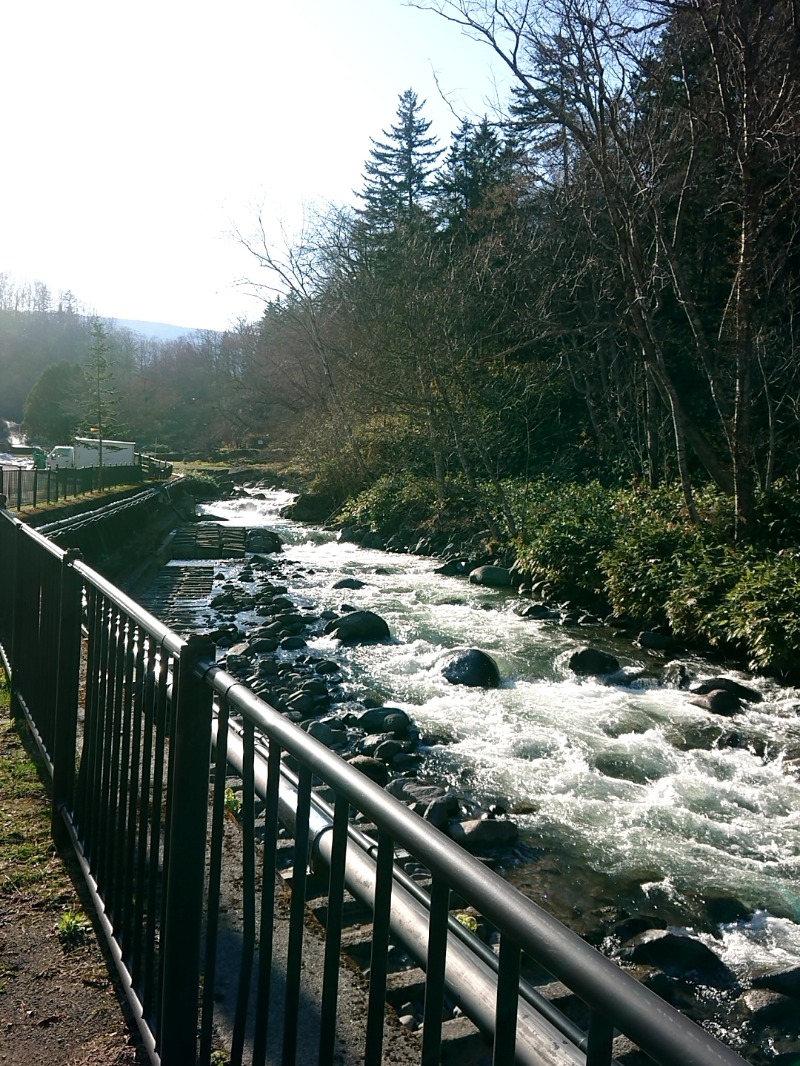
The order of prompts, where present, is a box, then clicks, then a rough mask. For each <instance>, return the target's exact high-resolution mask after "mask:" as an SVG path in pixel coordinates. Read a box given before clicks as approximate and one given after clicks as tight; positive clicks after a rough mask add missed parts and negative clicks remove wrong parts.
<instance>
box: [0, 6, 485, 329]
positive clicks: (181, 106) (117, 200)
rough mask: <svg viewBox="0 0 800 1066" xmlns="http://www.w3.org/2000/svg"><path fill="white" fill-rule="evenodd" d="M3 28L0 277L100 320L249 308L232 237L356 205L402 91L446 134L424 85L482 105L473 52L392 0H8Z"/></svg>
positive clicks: (246, 273)
mask: <svg viewBox="0 0 800 1066" xmlns="http://www.w3.org/2000/svg"><path fill="white" fill-rule="evenodd" d="M3 22H4V25H3V32H2V35H0V99H2V100H3V119H2V126H1V127H0V129H2V145H3V149H4V150H3V170H2V174H1V175H0V272H3V273H8V274H11V275H12V277H13V278H14V280H15V281H17V282H19V281H34V280H39V281H43V282H45V284H47V286H48V287H49V288H50V289H51V291H52V292H53V293H54V295H55V296H57V295H58V293H59V292H60V291H63V290H66V289H71V290H72V292H73V293H74V294H75V296H76V297H77V298H78V300H79V301H80V303H81V304H82V305H83V306H84V307H85V308H86V309H87V310H89V311H91V312H94V313H97V314H99V315H101V316H104V317H113V318H134V319H143V320H149V321H156V322H170V323H174V324H176V325H181V326H191V327H193V328H207V329H224V328H226V327H227V326H230V325H232V324H234V323H235V320H236V319H237V318H238V317H239V316H242V317H244V318H247V319H255V318H257V317H258V315H259V313H260V310H261V308H260V304H259V303H258V301H256V300H255V299H254V298H253V297H252V296H247V295H246V294H245V293H244V291H243V290H242V289H241V288H240V287H237V286H236V282H237V280H239V279H242V278H247V277H250V278H253V277H255V276H257V275H258V268H257V266H256V264H255V261H254V260H253V258H252V257H251V256H250V255H249V253H247V252H246V251H245V250H244V249H243V248H242V247H241V245H240V244H239V243H238V242H237V241H236V240H235V238H234V237H233V236H232V233H233V231H234V230H239V231H240V232H242V233H245V232H248V231H249V230H250V229H251V228H252V226H253V222H254V219H255V216H256V212H257V210H259V209H260V210H261V211H262V212H263V215H264V217H265V218H266V219H268V220H270V221H271V223H272V224H274V225H275V234H276V236H277V234H278V232H279V229H278V223H279V222H281V221H282V222H283V224H284V225H285V226H286V227H288V229H289V230H290V231H296V230H297V228H298V226H299V223H300V219H301V217H302V205H303V204H304V203H306V204H308V203H313V202H315V201H316V202H326V201H331V202H334V203H342V202H352V201H353V192H352V191H353V190H354V189H357V188H359V187H360V185H361V175H362V172H363V164H364V160H365V159H366V157H367V155H368V153H369V149H370V137H371V136H372V137H377V138H380V137H381V132H382V130H384V129H388V128H389V126H391V125H392V124H393V123H394V121H395V114H396V109H397V103H398V97H399V95H400V93H401V92H403V91H404V90H405V89H407V88H413V89H414V90H415V92H416V93H417V95H418V96H419V98H420V99H421V100H422V99H424V100H427V105H426V107H425V111H424V114H425V115H426V116H427V117H428V118H429V119H431V120H432V123H433V125H432V127H431V132H432V133H435V134H436V135H437V136H439V138H440V141H441V142H442V144H443V145H444V144H446V143H447V141H448V138H449V133H450V130H451V129H452V128H454V127H455V125H456V120H455V119H454V118H453V116H452V114H451V113H450V111H449V110H448V108H447V106H446V104H445V103H444V102H443V101H442V99H441V98H440V96H439V90H438V89H437V86H436V79H438V82H439V85H440V86H441V89H442V91H443V92H445V93H446V94H447V96H448V98H449V99H450V101H451V103H452V105H453V107H454V108H455V109H456V111H457V112H458V113H459V114H460V115H472V116H477V117H480V116H481V115H483V114H484V113H485V112H487V111H488V112H491V108H492V103H493V101H495V100H496V99H497V88H496V86H495V82H494V76H493V73H492V57H491V53H490V52H489V50H488V49H487V48H485V47H482V46H480V45H479V44H477V43H475V42H473V41H471V40H469V39H468V38H466V37H464V36H463V35H461V34H460V32H459V30H458V28H457V27H455V26H453V25H451V24H449V23H447V22H445V21H444V20H443V19H441V18H439V17H438V16H436V15H434V14H432V13H430V12H422V11H418V10H415V9H413V8H409V7H406V6H405V5H404V4H403V2H402V0H227V2H226V3H225V4H213V5H212V4H210V3H202V2H201V3H198V2H197V0H191V2H189V0H137V2H136V3H133V2H132V0H75V2H74V3H70V4H66V3H64V2H63V0H39V2H38V3H32V2H28V0H23V2H19V3H9V4H7V5H5V10H4V14H3ZM494 70H495V72H496V73H497V74H498V75H499V74H500V71H499V67H497V65H495V66H494ZM434 72H435V76H434Z"/></svg>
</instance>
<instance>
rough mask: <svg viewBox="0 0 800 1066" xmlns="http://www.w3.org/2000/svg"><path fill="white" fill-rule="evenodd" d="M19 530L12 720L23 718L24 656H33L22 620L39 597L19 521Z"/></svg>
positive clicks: (29, 636) (12, 676)
mask: <svg viewBox="0 0 800 1066" xmlns="http://www.w3.org/2000/svg"><path fill="white" fill-rule="evenodd" d="M15 525H16V530H15V536H14V563H15V565H14V588H13V589H12V590H11V595H12V596H13V604H14V606H13V608H12V612H11V617H12V626H11V655H10V659H11V677H10V678H9V680H10V682H11V715H12V717H13V718H22V717H23V712H22V705H21V704H20V700H19V693H20V689H21V688H22V684H21V680H22V676H23V674H24V673H25V670H24V667H23V664H22V656H23V655H26V654H27V655H30V654H31V648H30V645H31V643H32V641H31V634H30V633H24V632H23V625H24V622H23V619H24V614H25V607H26V605H27V604H28V602H29V601H30V600H31V599H32V598H33V597H35V598H36V599H37V600H38V598H39V586H38V584H37V585H36V587H35V588H34V587H33V584H34V583H33V581H32V579H31V574H30V572H29V570H30V568H29V566H28V564H29V562H30V553H29V552H26V551H25V548H26V541H25V539H24V538H25V536H26V533H25V526H24V525H23V524H22V523H21V522H19V521H17V522H16V523H15Z"/></svg>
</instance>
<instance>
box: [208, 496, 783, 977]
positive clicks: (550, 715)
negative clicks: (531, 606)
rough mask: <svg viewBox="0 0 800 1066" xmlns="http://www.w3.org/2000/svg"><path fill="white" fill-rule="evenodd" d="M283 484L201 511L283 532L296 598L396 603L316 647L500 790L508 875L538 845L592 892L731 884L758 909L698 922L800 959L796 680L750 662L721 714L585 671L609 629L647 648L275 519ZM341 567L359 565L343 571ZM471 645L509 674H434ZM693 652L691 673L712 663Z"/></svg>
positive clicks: (647, 899) (726, 889) (721, 941)
mask: <svg viewBox="0 0 800 1066" xmlns="http://www.w3.org/2000/svg"><path fill="white" fill-rule="evenodd" d="M291 498H292V497H291V496H290V495H289V494H287V493H282V492H277V491H275V492H271V493H258V494H254V495H247V496H243V497H241V498H238V499H236V500H233V501H226V502H219V503H214V504H211V505H208V506H206V507H204V508H202V510H203V511H204V512H205V513H207V514H208V515H214V516H218V517H220V518H222V519H226V520H228V521H229V522H231V523H235V524H241V525H247V526H259V525H263V526H266V527H268V528H270V529H274V530H275V531H276V532H278V533H279V534H280V536H281V537H282V538H283V540H284V542H285V545H286V547H285V549H284V552H283V553H282V558H283V572H282V575H281V580H282V581H283V583H284V584H286V585H287V587H288V589H289V594H290V595H291V597H292V598H293V600H294V601H295V602H296V603H297V604H298V605H300V606H302V607H304V608H307V609H308V610H309V611H315V612H319V611H321V610H324V609H326V608H332V609H334V610H339V609H341V607H342V605H343V604H344V603H347V604H349V605H351V606H352V607H354V608H357V609H366V610H373V611H376V612H377V613H378V614H380V615H381V616H382V617H383V618H385V619H386V621H387V622H388V624H389V626H390V629H391V632H392V636H393V640H392V641H391V642H390V643H386V644H373V645H356V646H353V647H343V646H340V645H339V644H338V642H336V641H334V640H332V639H331V638H329V637H325V636H322V635H320V636H318V637H316V638H314V639H313V640H312V646H313V649H314V651H316V652H319V653H321V654H324V655H325V656H326V657H331V658H336V659H337V660H339V661H340V662H341V663H342V664H343V666H344V670H345V673H346V677H347V687H348V688H349V689H350V690H351V691H352V693H353V696H354V698H357V697H359V696H363V695H365V694H366V693H367V692H372V693H377V694H379V695H380V696H381V697H383V698H384V699H385V700H386V701H387V702H391V703H393V704H394V705H397V706H400V707H402V708H404V709H405V710H406V711H407V712H408V713H409V714H410V715H411V716H412V718H414V719H415V721H416V722H417V724H418V725H419V726H420V728H422V729H423V730H425V731H426V732H429V733H431V734H438V735H440V736H446V737H447V738H449V742H448V743H443V744H440V745H437V746H435V747H434V748H433V751H432V754H431V757H430V760H431V761H430V767H429V768H430V769H431V771H432V772H435V773H436V774H437V775H438V776H440V777H442V778H445V779H448V780H450V781H451V782H452V783H453V784H454V786H456V787H457V788H458V789H459V790H461V791H462V792H471V793H473V794H474V795H475V796H476V797H478V798H479V799H482V800H488V799H493V800H494V799H498V798H501V799H502V800H504V801H507V803H508V805H509V807H510V809H511V810H513V811H514V812H515V813H514V820H515V821H516V822H517V823H518V824H519V826H520V829H521V831H522V834H523V840H524V842H525V847H527V848H528V849H529V852H528V853H529V856H530V863H529V865H528V867H526V866H525V863H524V861H523V862H521V864H520V867H519V868H518V869H516V870H512V871H507V874H508V876H509V877H510V879H511V880H513V881H515V882H516V883H518V884H519V885H520V887H521V888H523V890H525V889H526V886H527V884H528V879H529V878H531V877H532V874H531V870H532V869H533V868H535V858H536V856H537V855H542V854H545V855H556V856H559V858H560V861H561V863H562V870H563V869H568V870H569V869H572V870H574V871H575V878H576V881H577V882H579V883H580V882H582V881H584V882H585V886H584V892H583V895H584V896H591V895H592V894H593V893H594V894H595V895H596V893H597V892H598V891H600V888H599V886H601V885H602V886H605V890H606V891H607V892H608V893H609V894H610V895H609V898H613V899H615V900H617V901H618V900H620V899H626V898H627V899H630V901H631V905H632V906H638V907H640V908H644V909H647V908H648V907H649V909H650V913H658V912H661V913H664V914H666V915H668V916H673V917H674V916H675V915H681V916H682V917H683V918H684V923H685V924H687V925H691V924H693V922H692V915H693V914H695V913H699V907H700V904H701V903H702V901H703V900H706V899H708V898H713V897H723V898H725V897H734V898H735V899H737V900H739V901H741V902H742V903H743V904H744V905H745V906H746V907H747V908H749V911H750V912H751V913H750V914H749V916H748V917H747V918H746V919H741V918H740V919H739V920H738V921H737V920H733V921H730V922H729V923H728V924H726V925H719V926H718V927H716V928H714V929H709V928H708V927H707V925H706V929H705V935H706V936H707V937H709V940H708V942H709V943H711V944H712V945H713V948H714V950H715V951H716V953H717V954H718V955H720V956H721V957H722V958H723V959H724V961H725V962H726V963H727V964H728V965H729V966H730V967H731V968H732V969H733V970H734V971H735V972H736V973H737V974H738V975H739V977H740V978H742V979H747V978H748V977H751V976H753V975H755V974H757V973H761V972H764V971H768V970H773V969H779V968H782V967H786V966H794V965H798V964H800V778H799V777H798V771H797V768H796V765H794V764H792V763H791V762H790V761H789V760H791V759H796V758H797V756H798V755H800V716H798V708H799V707H800V700H799V697H800V694H798V692H797V691H796V690H789V689H786V688H781V687H779V686H777V685H776V684H775V683H773V682H769V681H765V680H763V679H761V680H756V681H753V680H752V679H746V680H747V683H748V684H751V685H754V686H755V687H758V688H759V689H760V690H761V691H762V693H763V695H764V701H763V702H762V703H758V704H749V705H746V706H744V709H743V710H742V711H741V712H740V713H739V714H737V715H736V716H735V717H734V718H733V719H721V718H719V717H717V716H714V715H711V714H710V713H709V712H708V711H706V710H704V709H702V708H700V707H696V706H694V705H693V704H691V703H690V702H689V697H688V695H687V693H686V692H685V691H679V690H677V689H669V688H665V687H663V686H661V685H660V684H658V683H657V682H656V681H655V680H654V679H650V680H646V679H643V680H640V681H638V682H635V683H634V684H633V685H632V686H631V687H627V686H626V687H622V686H614V685H605V684H602V683H600V682H598V681H597V680H596V679H585V680H584V679H578V678H576V677H575V676H574V675H573V674H572V673H571V671H570V670H569V669H568V668H567V665H566V663H567V660H568V658H569V655H570V653H571V652H572V651H574V650H575V648H576V647H578V646H580V645H582V644H586V643H592V644H594V645H597V644H598V641H599V642H602V641H606V642H607V643H606V645H605V646H606V647H610V648H612V650H614V651H615V654H616V655H617V657H618V658H619V659H620V661H621V662H622V663H623V665H630V666H637V665H638V666H642V665H648V664H647V661H646V660H645V659H644V658H642V657H641V654H643V653H640V655H639V656H638V657H637V650H636V649H634V648H631V647H630V646H628V645H624V644H621V643H620V644H619V645H618V646H616V645H614V644H609V643H608V642H609V641H610V640H611V638H610V637H609V636H608V634H607V633H605V632H603V631H594V632H591V631H590V632H588V633H587V632H586V631H584V630H580V631H579V630H566V629H563V628H560V627H558V626H554V625H552V624H547V623H544V622H538V621H533V620H529V619H522V618H520V617H519V616H518V615H517V613H516V612H515V605H516V604H517V603H518V600H517V597H516V596H515V595H514V594H510V593H507V592H503V591H499V590H491V589H485V588H479V587H476V586H471V585H469V584H468V583H467V582H466V581H465V580H464V579H459V578H447V577H442V576H440V575H437V574H435V573H434V572H433V571H434V569H435V568H436V566H437V565H439V564H438V563H437V562H436V561H435V560H431V559H427V558H420V557H417V556H412V555H397V554H390V553H386V552H381V551H370V550H364V549H362V548H360V547H356V546H355V545H352V544H348V543H339V542H337V540H336V538H335V536H334V535H332V534H330V533H328V532H325V531H322V530H319V529H313V528H309V527H306V526H302V525H299V524H298V523H295V522H291V521H288V520H285V519H282V518H280V517H279V514H278V512H279V510H280V508H281V507H282V506H283V505H284V504H286V503H287V502H289V501H290V500H291ZM227 569H228V570H229V571H230V572H231V573H232V574H235V571H236V566H235V565H232V566H228V567H227ZM342 577H357V578H359V579H360V580H362V581H364V582H365V583H366V584H365V586H364V587H363V588H361V589H356V590H350V589H347V590H342V589H334V588H332V586H333V584H334V582H335V581H337V580H338V579H340V578H342ZM245 620H246V619H245ZM463 646H470V647H479V648H481V649H482V650H484V651H486V652H489V653H490V654H491V655H492V656H493V657H494V658H495V660H496V661H497V664H498V666H499V668H500V673H501V677H502V678H503V683H502V686H501V687H500V688H499V689H497V690H476V689H467V688H463V687H457V686H452V685H450V684H448V683H447V682H446V681H445V680H444V679H443V678H442V677H441V675H440V673H439V672H438V670H437V669H436V663H437V660H438V658H439V657H440V656H441V654H442V653H443V652H444V651H445V650H446V649H450V648H453V647H463ZM287 654H288V653H287ZM682 661H683V662H686V663H687V664H688V665H689V667H690V669H691V670H692V672H693V674H694V675H695V676H696V677H697V678H698V679H699V678H702V677H711V676H714V675H715V674H717V673H719V672H720V671H719V668H718V667H717V668H714V667H713V666H712V665H711V664H709V663H705V662H703V661H702V660H701V659H697V658H692V657H690V656H684V657H682ZM651 665H652V663H651ZM726 673H728V674H729V676H736V675H735V674H732V673H731V672H730V671H726ZM724 730H727V731H730V730H735V731H736V732H737V734H738V735H739V738H740V740H739V746H738V747H716V746H714V745H713V738H714V737H715V736H716V735H717V734H718V733H720V732H722V731H724ZM519 812H522V813H519ZM523 851H524V848H523ZM543 876H545V879H546V873H545V874H544V875H543ZM540 880H541V879H540ZM558 887H559V886H558V885H557V886H556V888H558ZM560 890H561V891H562V892H563V894H564V895H565V897H568V899H569V901H570V905H572V906H573V907H576V906H584V905H585V904H586V900H585V899H583V898H582V895H581V890H580V884H578V885H577V887H576V886H575V885H573V886H571V887H570V888H569V889H568V890H567V889H564V883H563V881H562V882H561V884H560ZM539 895H540V897H544V896H545V895H546V893H545V892H542V890H541V885H540V887H539ZM576 900H577V902H575V901H576ZM554 903H555V901H554ZM554 909H555V910H556V912H558V910H559V908H558V906H555V907H554ZM559 916H561V915H560V914H559Z"/></svg>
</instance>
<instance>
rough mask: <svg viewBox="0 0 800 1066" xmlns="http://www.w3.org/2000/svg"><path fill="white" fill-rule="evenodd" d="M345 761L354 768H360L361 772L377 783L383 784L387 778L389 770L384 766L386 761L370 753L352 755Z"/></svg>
mask: <svg viewBox="0 0 800 1066" xmlns="http://www.w3.org/2000/svg"><path fill="white" fill-rule="evenodd" d="M347 761H348V762H349V763H350V765H351V766H354V767H355V768H356V770H360V771H361V773H362V774H364V775H365V776H366V777H368V778H369V779H370V780H371V781H374V782H375V783H376V784H378V785H385V784H386V782H387V781H388V780H389V771H388V770H387V768H386V763H384V762H381V760H380V759H375V758H372V756H370V755H353V756H352V758H350V759H348V760H347Z"/></svg>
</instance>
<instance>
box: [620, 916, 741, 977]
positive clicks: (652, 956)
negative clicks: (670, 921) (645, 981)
mask: <svg viewBox="0 0 800 1066" xmlns="http://www.w3.org/2000/svg"><path fill="white" fill-rule="evenodd" d="M622 955H623V957H625V958H626V959H628V960H629V961H630V962H636V963H642V964H644V965H645V966H655V967H657V968H658V969H659V970H662V971H663V972H664V973H666V974H668V975H670V976H672V977H682V976H684V975H687V974H688V975H689V976H690V977H692V978H693V979H694V980H695V981H697V983H698V984H702V985H706V986H708V987H710V988H735V987H737V985H738V981H737V979H736V976H735V974H734V973H733V972H732V971H731V970H730V969H728V967H727V966H726V965H725V963H724V962H723V961H722V959H720V957H719V956H718V955H716V954H715V953H714V952H713V951H712V950H711V949H710V948H707V947H706V946H705V944H703V943H701V941H699V940H695V939H694V937H691V936H679V935H678V934H677V933H670V932H669V931H666V930H664V931H659V930H651V931H649V932H647V933H642V934H641V936H640V937H637V938H636V942H635V943H633V944H632V945H631V946H630V947H628V948H626V949H625V950H624V951H623V952H622Z"/></svg>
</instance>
